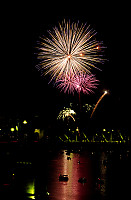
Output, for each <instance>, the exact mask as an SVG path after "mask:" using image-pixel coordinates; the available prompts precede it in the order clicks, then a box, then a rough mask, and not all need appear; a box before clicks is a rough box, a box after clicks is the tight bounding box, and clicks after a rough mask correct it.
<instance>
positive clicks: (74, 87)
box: [56, 73, 98, 94]
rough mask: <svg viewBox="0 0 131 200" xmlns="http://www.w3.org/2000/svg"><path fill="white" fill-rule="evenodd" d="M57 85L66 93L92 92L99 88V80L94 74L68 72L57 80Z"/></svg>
mask: <svg viewBox="0 0 131 200" xmlns="http://www.w3.org/2000/svg"><path fill="white" fill-rule="evenodd" d="M56 85H57V86H56V87H57V88H58V89H60V90H61V91H64V92H65V93H66V92H68V93H73V94H74V92H75V91H76V92H78V93H81V92H82V93H84V94H90V93H93V92H94V91H93V89H96V88H97V85H98V80H97V79H96V78H95V76H94V75H93V74H83V73H80V74H79V75H77V74H71V75H69V74H67V75H66V76H65V77H63V76H62V77H61V78H60V79H58V80H57V81H56Z"/></svg>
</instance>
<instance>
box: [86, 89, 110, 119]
mask: <svg viewBox="0 0 131 200" xmlns="http://www.w3.org/2000/svg"><path fill="white" fill-rule="evenodd" d="M107 93H108V92H107V91H105V92H104V94H103V95H102V96H101V97H100V98H99V100H98V101H97V103H96V105H95V107H94V109H93V111H92V113H91V116H90V118H92V115H93V113H94V112H95V110H96V108H97V106H98V104H99V103H100V101H101V100H102V99H103V97H104V96H105V95H106V94H107Z"/></svg>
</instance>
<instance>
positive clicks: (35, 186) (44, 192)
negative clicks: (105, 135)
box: [0, 150, 131, 200]
mask: <svg viewBox="0 0 131 200" xmlns="http://www.w3.org/2000/svg"><path fill="white" fill-rule="evenodd" d="M39 152H40V151H39ZM34 155H35V154H34V153H33V154H32V156H33V159H32V164H30V165H29V164H27V165H25V164H24V165H23V164H22V165H21V162H18V160H17V158H16V160H14V161H15V163H16V165H14V166H13V165H12V167H11V166H10V167H8V166H9V163H8V159H9V158H8V159H7V157H4V159H3V162H1V163H4V161H5V160H6V164H7V165H6V167H7V169H6V168H5V167H4V165H3V167H2V168H1V171H2V174H3V175H2V174H1V175H2V177H1V178H2V179H0V195H1V194H2V193H3V194H4V195H5V196H8V197H11V195H12V199H13V197H18V198H17V199H19V200H20V199H22V200H24V199H38V200H46V199H49V200H87V199H88V200H96V199H97V200H112V199H118V198H119V197H122V195H123V197H124V199H126V197H125V196H128V193H129V191H130V184H129V181H130V179H131V177H130V175H131V170H130V169H131V163H130V151H129V150H128V151H125V150H124V151H123V150H120V151H114V152H112V151H101V150H100V151H92V152H91V151H87V150H86V151H82V152H79V153H73V152H72V153H70V155H67V151H66V150H59V151H49V152H47V151H41V156H37V155H38V154H36V157H34ZM68 156H70V158H71V159H69V160H67V157H68ZM18 157H19V154H18ZM29 158H30V157H29ZM10 160H11V159H9V161H10ZM78 161H79V162H78ZM22 163H24V162H22ZM26 163H27V162H26ZM28 163H29V162H28ZM6 171H8V172H9V177H7V179H5V174H6ZM12 174H13V176H12ZM60 174H62V175H68V176H69V180H68V181H67V182H61V181H59V175H60ZM81 177H82V178H83V177H85V178H86V179H87V182H86V183H84V184H83V183H79V182H78V179H79V178H81ZM98 179H100V180H102V181H103V183H102V184H101V183H100V182H99V181H98V182H97V180H98ZM2 184H3V186H2ZM47 196H48V198H47ZM113 197H114V198H113ZM0 199H1V196H0ZM5 199H9V198H6V197H5Z"/></svg>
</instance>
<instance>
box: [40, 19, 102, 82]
mask: <svg viewBox="0 0 131 200" xmlns="http://www.w3.org/2000/svg"><path fill="white" fill-rule="evenodd" d="M48 33H49V37H48V38H46V37H43V38H41V42H40V47H39V48H38V49H39V53H38V59H40V63H39V65H38V69H39V70H42V71H43V74H45V75H47V74H49V75H50V76H51V81H52V80H57V79H58V78H59V77H60V76H65V75H66V74H69V73H70V72H71V73H74V74H76V73H80V72H81V71H82V72H86V73H91V72H90V71H91V69H92V68H97V67H96V64H97V63H102V62H103V61H104V59H103V58H102V55H101V52H100V50H102V49H103V48H104V47H103V46H102V42H98V41H97V40H96V39H95V35H96V32H95V31H93V30H92V29H90V26H88V27H86V24H85V25H83V24H81V25H80V24H79V23H72V24H71V23H70V21H69V22H65V21H64V22H62V24H59V27H58V28H57V27H55V28H53V31H48ZM98 47H100V48H98Z"/></svg>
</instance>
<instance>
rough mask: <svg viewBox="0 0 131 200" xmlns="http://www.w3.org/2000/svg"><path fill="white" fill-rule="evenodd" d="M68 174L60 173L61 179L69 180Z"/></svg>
mask: <svg viewBox="0 0 131 200" xmlns="http://www.w3.org/2000/svg"><path fill="white" fill-rule="evenodd" d="M68 179H69V178H68V175H62V174H60V176H59V181H68Z"/></svg>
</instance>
